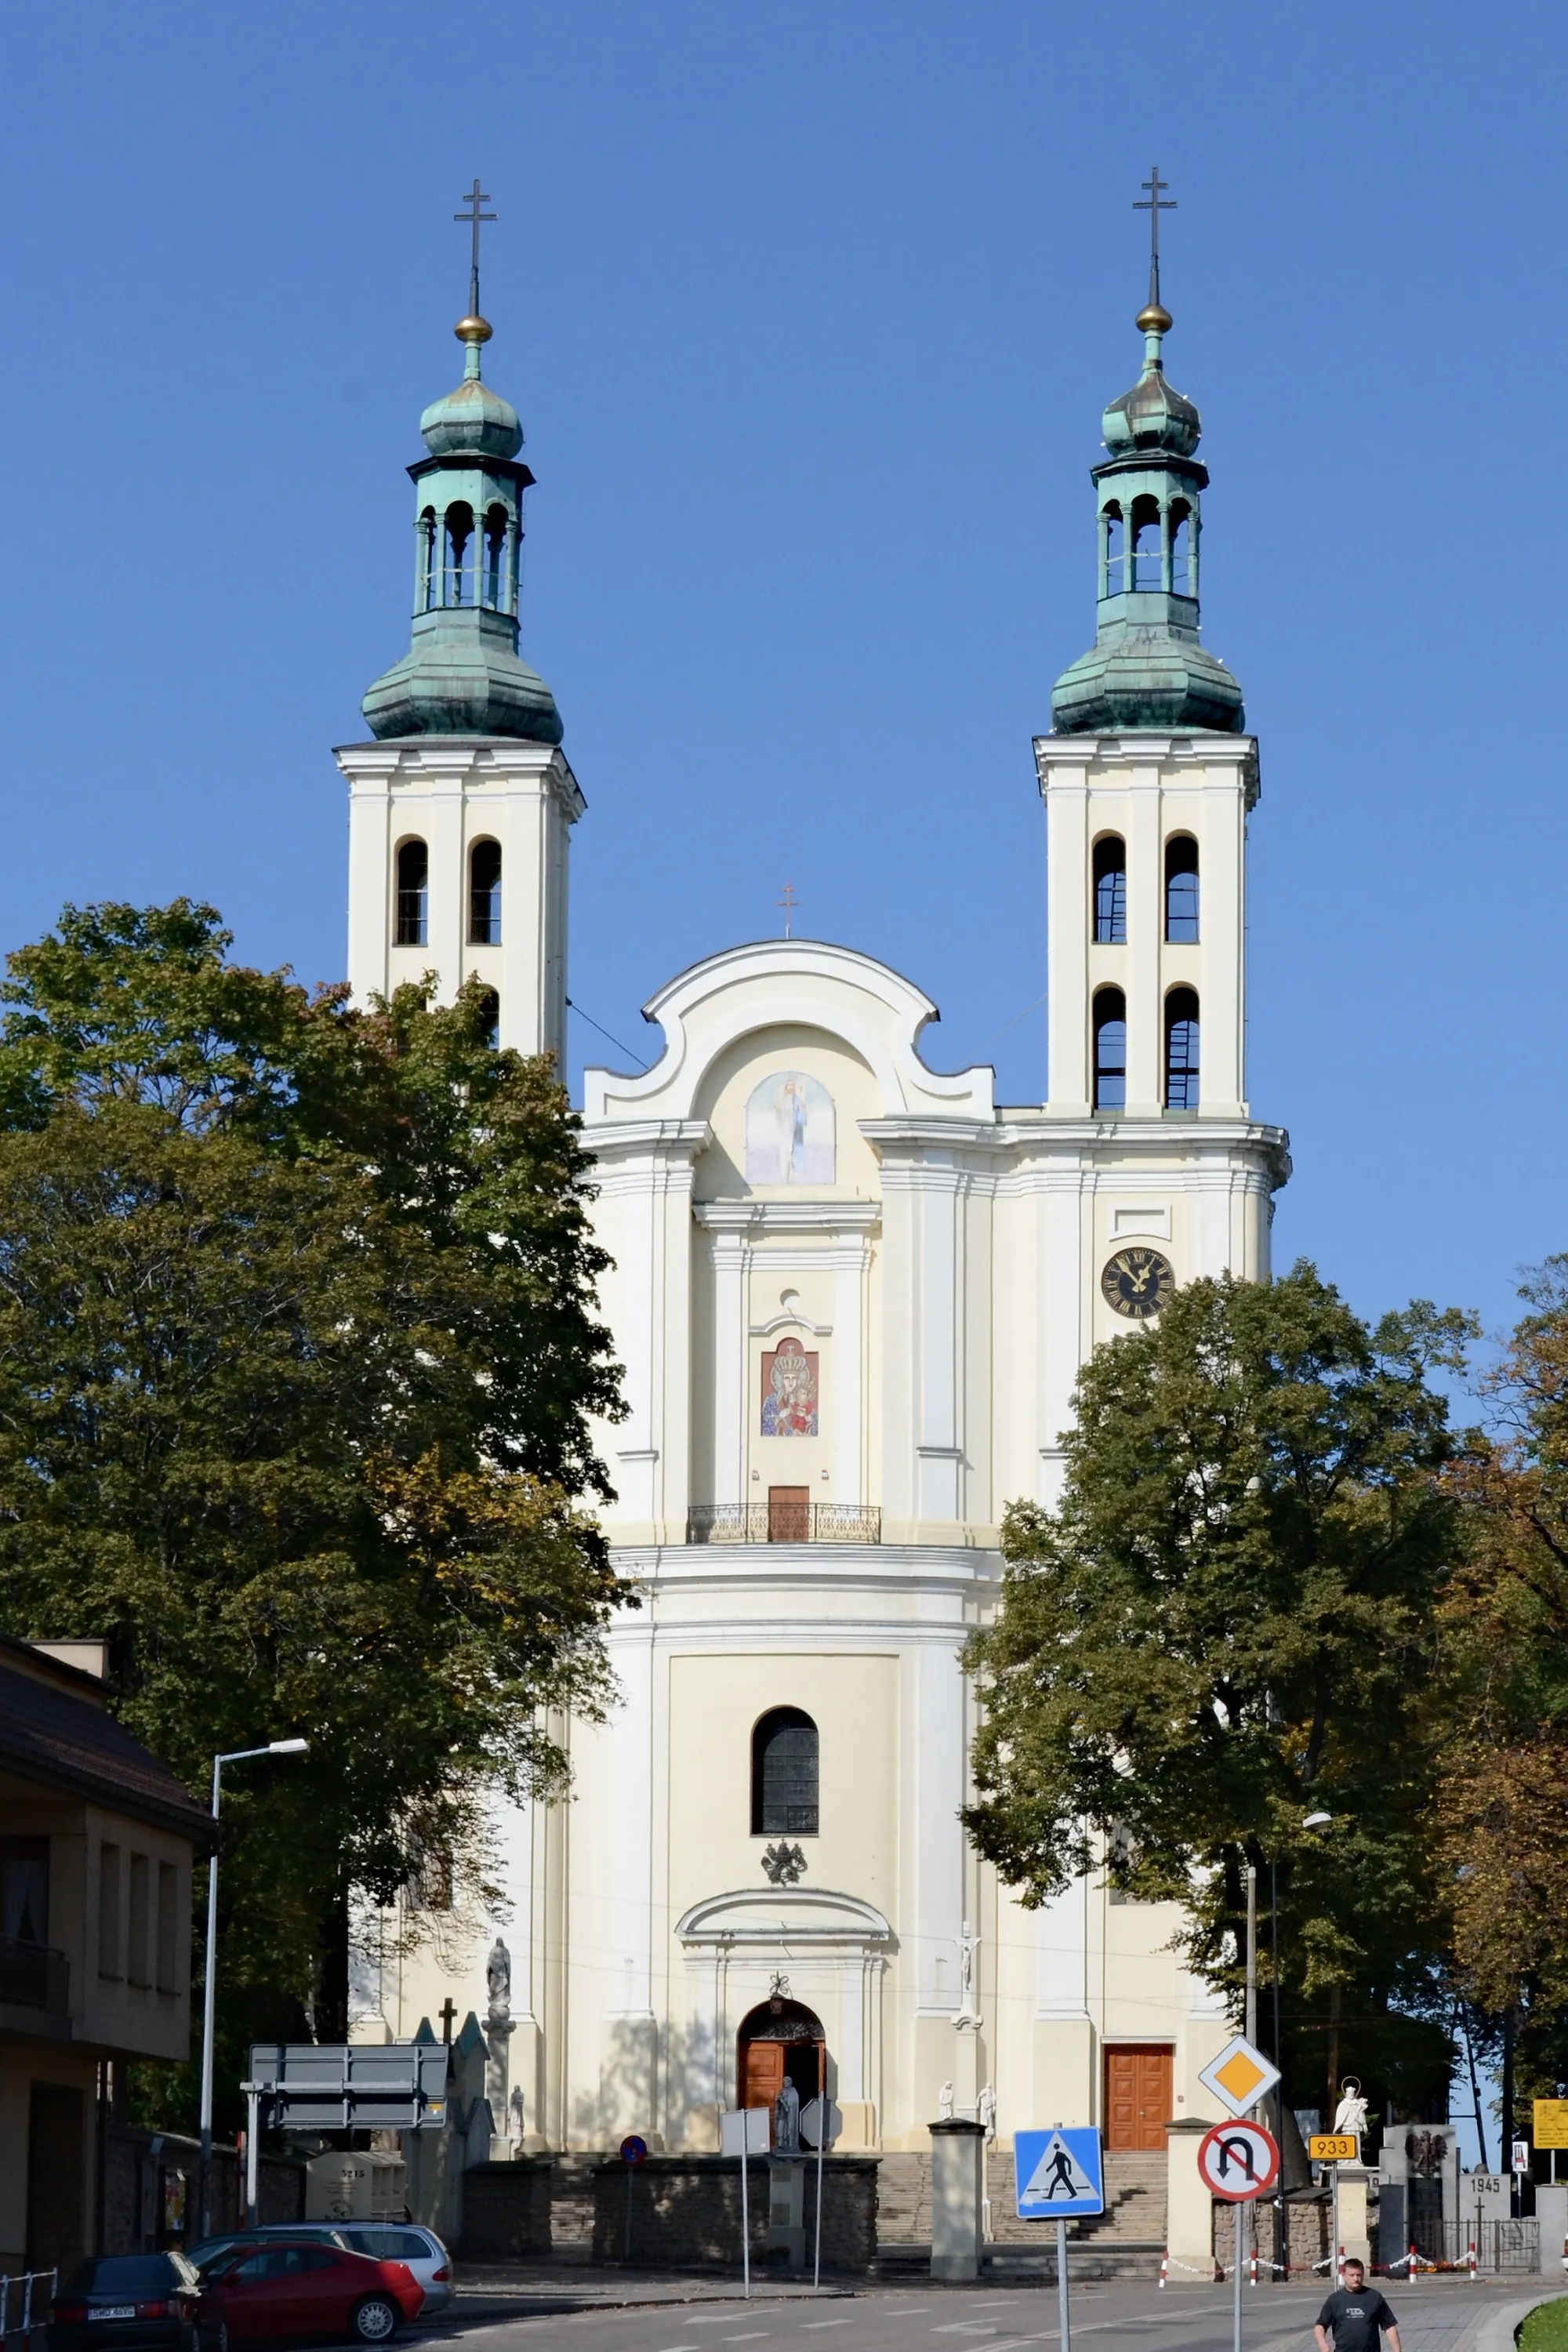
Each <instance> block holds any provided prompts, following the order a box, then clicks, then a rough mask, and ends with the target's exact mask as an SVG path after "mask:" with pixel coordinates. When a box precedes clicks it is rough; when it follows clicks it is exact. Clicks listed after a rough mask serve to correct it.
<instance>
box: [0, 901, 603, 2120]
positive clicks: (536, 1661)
mask: <svg viewBox="0 0 1568 2352" xmlns="http://www.w3.org/2000/svg"><path fill="white" fill-rule="evenodd" d="M228 945H229V940H228V935H227V934H226V932H225V931H224V930H223V929H221V927H220V925H219V923H218V919H217V918H216V915H215V914H214V913H213V911H212V910H211V909H210V908H201V907H194V906H191V905H188V904H186V903H185V902H183V901H182V902H177V903H176V904H175V905H174V906H172V907H168V908H153V909H146V910H137V909H133V908H123V907H101V908H87V909H74V908H68V909H67V911H66V914H65V916H64V918H63V919H62V921H61V923H60V926H59V929H58V934H57V935H56V936H54V937H52V938H50V939H48V940H44V941H41V942H39V943H38V944H37V945H36V946H34V947H31V948H28V949H25V950H21V951H20V952H19V953H18V954H16V956H14V957H13V958H12V959H11V961H10V971H11V979H10V982H9V983H8V985H7V986H6V987H5V989H4V991H3V992H0V1001H4V1002H5V1004H6V1006H7V1007H8V1010H7V1012H6V1015H5V1022H4V1025H3V1028H0V1121H3V1122H4V1123H3V1125H0V1622H4V1624H5V1627H6V1629H7V1630H8V1631H10V1632H12V1633H18V1634H22V1635H24V1636H28V1635H31V1636H34V1637H47V1636H48V1635H51V1634H58V1633H59V1632H60V1631H61V1629H62V1628H65V1629H68V1630H69V1631H72V1632H76V1633H84V1632H90V1633H98V1634H101V1635H104V1636H106V1637H107V1638H108V1641H109V1643H110V1672H111V1680H112V1685H113V1690H114V1694H115V1702H116V1705H117V1706H118V1708H119V1710H120V1712H121V1715H122V1717H123V1718H124V1719H125V1720H126V1721H127V1722H128V1723H129V1724H130V1725H131V1727H132V1728H133V1729H134V1730H135V1731H136V1732H137V1733H138V1734H139V1735H140V1736H141V1737H142V1738H145V1739H146V1740H147V1742H148V1743H149V1745H150V1746H152V1747H153V1748H154V1749H155V1750H156V1751H157V1752H158V1753H159V1754H160V1755H162V1756H163V1757H164V1758H165V1759H167V1760H168V1762H169V1763H171V1764H172V1765H173V1766H174V1769H175V1770H176V1771H178V1772H179V1773H180V1774H181V1775H182V1777H183V1778H184V1780H186V1781H187V1782H188V1783H189V1785H190V1786H191V1787H192V1788H193V1789H194V1790H198V1791H202V1792H204V1793H205V1786H206V1780H207V1773H208V1768H209V1761H210V1758H211V1756H212V1754H213V1752H214V1751H215V1750H216V1749H219V1748H247V1747H251V1746H255V1745H258V1744H260V1743H262V1742H264V1741H266V1740H268V1739H269V1738H276V1737H279V1736H282V1735H284V1734H289V1733H294V1732H302V1733H304V1734H305V1735H306V1736H307V1737H308V1738H309V1739H310V1755H309V1757H308V1758H307V1759H304V1760H303V1761H302V1762H301V1763H300V1764H297V1765H289V1766H287V1767H282V1768H272V1767H261V1768H255V1767H252V1768H248V1769H247V1772H246V1773H244V1774H237V1775H235V1776H234V1778H233V1784H232V1787H231V1788H230V1789H228V1790H226V1797H225V1812H226V1822H227V1825H228V1835H227V1837H226V1848H225V1869H224V1891H225V1903H224V1926H223V1929H222V1949H221V1951H220V1966H219V1986H220V1991H221V1995H222V1997H223V1999H224V2001H225V2031H226V2035H227V2038H228V2041H229V2042H230V2043H231V2044H233V2043H235V2042H237V2041H239V2040H242V2039H243V2038H244V2033H245V2032H246V2031H247V2029H249V2028H255V2027H256V2026H258V2025H262V2026H263V2027H264V2029H265V2030H268V2031H287V2030H290V2027H291V2024H292V2030H298V2026H297V2023H293V2021H297V2020H298V2019H299V2018H300V2014H301V2012H304V2011H309V2013H310V2015H311V2016H312V2017H313V2020H314V2021H315V2023H316V2024H317V2026H318V2029H319V2030H320V2031H321V2032H323V2033H324V2034H331V2033H332V2032H341V2031H342V2009H343V2002H344V1999H345V1997H346V1919H347V1901H348V1895H349V1892H350V1889H351V1887H353V1886H356V1885H357V1886H360V1887H363V1888H367V1889H369V1890H371V1891H372V1892H373V1893H374V1894H377V1895H381V1896H383V1897H386V1896H389V1895H391V1893H392V1892H393V1891H394V1889H395V1887H396V1886H397V1885H399V1884H400V1883H401V1882H402V1881H403V1880H404V1879H405V1877H406V1876H407V1875H408V1874H409V1872H410V1869H411V1867H413V1866H414V1865H415V1864H416V1862H417V1860H418V1858H419V1856H420V1855H421V1854H422V1853H428V1852H429V1851H430V1850H431V1849H432V1848H433V1847H434V1848H437V1849H441V1850H446V1851H448V1852H455V1853H470V1854H472V1853H476V1852H477V1851H478V1848H477V1843H476V1842H477V1839H478V1836H479V1822H480V1821H481V1818H482V1813H483V1799H484V1795H485V1792H486V1791H487V1790H489V1789H490V1788H493V1787H495V1786H497V1785H500V1786H502V1787H504V1788H506V1789H508V1790H510V1791H511V1792H513V1793H514V1794H519V1795H521V1794H522V1793H523V1792H525V1791H527V1790H540V1789H546V1788H549V1787H552V1786H558V1785H560V1783H561V1781H562V1779H563V1758H562V1756H561V1754H560V1751H559V1749H558V1748H557V1746H556V1745H555V1743H554V1742H553V1741H552V1738H550V1737H549V1735H548V1732H547V1730H546V1729H545V1727H544V1722H545V1717H544V1714H543V1712H542V1711H543V1710H545V1709H548V1708H561V1707H566V1706H571V1707H574V1708H575V1709H577V1710H579V1711H586V1712H589V1713H592V1712H594V1711H595V1710H596V1709H597V1708H598V1707H600V1706H602V1705H603V1703H604V1700H605V1694H606V1688H607V1680H606V1671H605V1659H604V1653H603V1647H602V1641H601V1634H602V1629H603V1626H604V1624H605V1620H606V1617H607V1615H608V1612H609V1611H610V1609H611V1608H612V1607H613V1606H615V1605H616V1601H618V1600H619V1599H620V1598H622V1597H623V1596H622V1595H621V1593H620V1592H619V1591H617V1587H616V1579H615V1577H614V1575H613V1572H612V1570H611V1568H610V1565H609V1561H608V1557H607V1553H606V1550H605V1546H604V1543H603V1540H602V1538H601V1537H600V1535H599V1533H598V1530H597V1528H596V1526H595V1523H594V1521H593V1519H592V1518H591V1517H590V1516H589V1515H588V1512H587V1510H586V1509H585V1507H584V1506H585V1504H587V1503H588V1502H589V1501H591V1499H592V1498H593V1497H594V1496H596V1495H599V1496H602V1495H604V1494H605V1492H606V1491H607V1489H606V1486H605V1474H604V1471H603V1469H602V1467H601V1465H599V1463H598V1461H597V1460H596V1458H595V1454H594V1450H593V1445H592V1442H591V1437H590V1432H589V1418H590V1416H591V1415H593V1414H599V1415H602V1416H605V1417H608V1418H611V1419H613V1418H615V1417H616V1415H617V1414H618V1412H619V1411H620V1405H619V1401H618V1387H617V1373H616V1367H615V1366H614V1365H613V1363H612V1362H611V1360H610V1358H609V1353H608V1342H607V1339H606V1336H605V1332H604V1330H603V1329H602V1328H601V1327H600V1326H599V1324H598V1323H597V1321H596V1318H595V1312H594V1301H593V1286H594V1281H595V1276H596V1275H597V1273H598V1272H599V1270H600V1268H601V1266H602V1265H603V1263H604V1260H603V1258H602V1256H601V1255H600V1254H599V1252H598V1251H597V1249H596V1248H595V1244H594V1243H593V1241H592V1238H591V1234H590V1232H589V1228H588V1225H587V1222H586V1214H585V1209H586V1202H587V1199H588V1187H587V1182H586V1162H585V1160H584V1155H583V1153H582V1151H581V1149H580V1146H579V1144H578V1141H577V1138H576V1132H575V1121H574V1118H573V1116H572V1114H571V1112H570V1110H569V1108H568V1107H567V1104H566V1101H565V1097H564V1096H563V1092H562V1090H561V1088H560V1087H559V1085H558V1084H557V1082H556V1079H555V1077H554V1075H553V1072H552V1068H551V1066H550V1065H549V1064H548V1063H547V1062H545V1061H532V1062H530V1061H525V1060H521V1059H520V1058H519V1057H518V1056H517V1055H512V1054H508V1053H498V1052H495V1051H493V1050H492V1049H491V1048H489V1046H488V1045H487V1044H486V1043H485V1039H484V1034H483V1033H484V1022H485V1016H484V1012H483V1009H482V1006H481V1003H480V1001H479V995H478V992H472V991H471V992H468V993H467V994H465V995H464V996H463V997H462V998H460V999H459V1001H458V1003H457V1004H456V1005H455V1006H451V1007H447V1008H437V1007H435V1006H434V1005H433V1004H432V1003H430V1002H429V1000H428V995H427V992H426V991H424V990H421V989H412V988H410V989H404V990H401V991H399V992H398V993H397V995H396V996H395V998H394V1000H393V1001H392V1003H390V1004H389V1005H386V1006H382V1007H378V1008H375V1009H373V1010H372V1011H371V1012H369V1013H359V1012H355V1011H353V1009H351V1008H350V1006H349V1004H348V1003H347V1001H346V995H345V992H343V991H342V990H341V989H332V990H324V991H318V992H316V993H315V994H314V995H309V994H307V992H305V991H303V990H302V989H300V987H298V986H297V985H296V984H295V983H294V982H292V981H291V980H290V979H289V975H288V974H287V973H279V972H274V973H261V972H256V971H247V970H244V969H242V968H240V967H237V966H236V965H234V964H232V963H230V962H229V961H227V960H226V950H227V948H228ZM234 2071H235V2070H234V2067H233V2066H232V2064H231V2065H229V2066H228V2067H227V2068H226V2073H227V2074H231V2075H232V2074H234Z"/></svg>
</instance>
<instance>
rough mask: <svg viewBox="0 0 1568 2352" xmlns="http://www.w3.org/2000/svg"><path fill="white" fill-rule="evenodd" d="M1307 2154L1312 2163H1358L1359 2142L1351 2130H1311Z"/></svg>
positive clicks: (1359, 2156) (1359, 2153) (1359, 2159)
mask: <svg viewBox="0 0 1568 2352" xmlns="http://www.w3.org/2000/svg"><path fill="white" fill-rule="evenodd" d="M1307 2154H1308V2155H1309V2156H1310V2158H1311V2159H1312V2162H1313V2163H1314V2164H1359V2163H1360V2162H1361V2142H1360V2140H1359V2139H1357V2137H1356V2136H1355V2134H1354V2133H1353V2132H1313V2134H1312V2135H1311V2137H1310V2139H1309V2140H1308V2142H1307Z"/></svg>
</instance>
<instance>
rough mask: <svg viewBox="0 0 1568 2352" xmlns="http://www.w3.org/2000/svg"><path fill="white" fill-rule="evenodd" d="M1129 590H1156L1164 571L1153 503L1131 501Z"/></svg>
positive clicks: (1157, 515)
mask: <svg viewBox="0 0 1568 2352" xmlns="http://www.w3.org/2000/svg"><path fill="white" fill-rule="evenodd" d="M1127 568H1128V572H1129V574H1130V577H1129V579H1128V583H1127V585H1128V586H1129V587H1130V588H1158V587H1160V586H1162V585H1163V582H1162V580H1161V576H1160V575H1161V573H1162V572H1163V569H1164V564H1163V551H1162V549H1161V546H1160V506H1159V501H1158V499H1150V498H1142V499H1133V501H1132V544H1131V547H1130V548H1129V549H1128V551H1127Z"/></svg>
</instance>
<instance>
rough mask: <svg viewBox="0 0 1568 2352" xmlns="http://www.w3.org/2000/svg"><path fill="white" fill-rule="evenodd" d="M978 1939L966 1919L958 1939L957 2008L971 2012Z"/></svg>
mask: <svg viewBox="0 0 1568 2352" xmlns="http://www.w3.org/2000/svg"><path fill="white" fill-rule="evenodd" d="M979 1941H980V1938H979V1937H978V1936H976V1935H975V1934H974V1933H973V1930H972V1929H971V1927H970V1925H969V1922H968V1920H967V1919H966V1920H965V1921H964V1923H963V1933H962V1934H961V1935H960V1937H959V1939H958V2006H959V2008H960V2009H961V2010H970V2011H972V2010H973V2007H974V1951H975V1947H976V1945H977V1944H978V1943H979Z"/></svg>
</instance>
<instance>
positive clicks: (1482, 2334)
mask: <svg viewBox="0 0 1568 2352" xmlns="http://www.w3.org/2000/svg"><path fill="white" fill-rule="evenodd" d="M1564 2296H1568V2287H1559V2288H1558V2289H1557V2291H1556V2293H1555V2294H1532V2295H1531V2296H1529V2297H1528V2298H1527V2299H1526V2300H1524V2301H1522V2302H1520V2303H1505V2304H1504V2305H1503V2306H1502V2309H1501V2310H1500V2311H1491V2312H1489V2313H1488V2314H1487V2315H1486V2317H1485V2318H1484V2319H1483V2320H1482V2321H1481V2324H1480V2326H1479V2329H1478V2330H1477V2333H1476V2352H1514V2343H1515V2339H1516V2337H1517V2336H1518V2334H1519V2330H1520V2328H1521V2326H1523V2324H1524V2322H1525V2320H1526V2319H1528V2318H1529V2316H1530V2315H1531V2312H1532V2311H1539V2310H1540V2308H1541V2306H1542V2304H1543V2303H1561V2302H1563V2299H1564Z"/></svg>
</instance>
